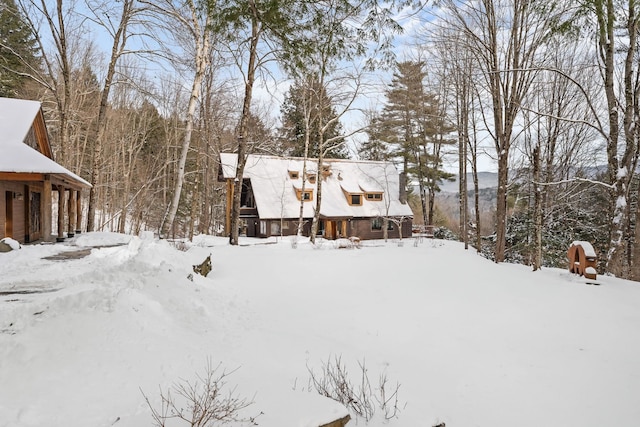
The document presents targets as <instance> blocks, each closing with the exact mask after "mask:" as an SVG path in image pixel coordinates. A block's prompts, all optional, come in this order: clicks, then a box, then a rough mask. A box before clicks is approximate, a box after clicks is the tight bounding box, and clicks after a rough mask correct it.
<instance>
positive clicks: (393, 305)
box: [0, 233, 640, 427]
mask: <svg viewBox="0 0 640 427" xmlns="http://www.w3.org/2000/svg"><path fill="white" fill-rule="evenodd" d="M241 243H246V244H248V245H247V246H239V247H231V246H228V245H227V243H226V239H220V238H212V237H203V236H201V237H199V238H197V239H195V241H194V243H193V244H192V245H190V247H189V248H188V250H186V251H180V250H177V249H175V248H174V247H173V246H171V245H170V244H169V243H168V242H166V241H159V240H154V239H153V238H152V237H148V236H147V237H145V236H143V237H142V238H139V237H130V236H123V235H117V234H102V233H88V234H83V235H80V236H78V237H76V238H75V239H74V240H73V241H70V242H67V243H66V244H62V245H61V244H58V245H35V246H26V247H23V248H22V249H20V250H15V251H12V252H9V253H0V426H11V427H14V426H16V427H18V426H24V427H26V426H44V425H46V426H70V427H73V426H78V427H87V426H96V427H102V426H112V425H113V426H116V427H128V426H131V427H133V426H135V427H139V426H146V425H149V426H150V425H152V419H151V411H150V409H149V407H148V405H147V404H146V402H145V399H144V396H143V394H142V391H143V392H144V393H145V395H147V396H148V397H149V399H150V401H151V402H152V404H154V405H159V402H160V392H159V387H162V389H163V390H166V389H167V387H169V386H170V385H171V384H173V383H175V382H176V381H180V380H181V379H186V380H192V379H194V378H196V375H197V374H198V373H202V372H203V370H204V368H205V366H206V364H207V361H208V360H211V361H212V362H213V363H214V364H217V363H221V364H222V366H223V367H224V368H226V369H227V370H228V371H231V370H235V369H237V370H236V371H235V372H234V373H233V374H231V375H230V377H229V378H228V385H229V387H230V388H233V387H237V388H236V393H237V394H238V395H241V396H245V397H247V398H248V399H250V400H253V401H254V404H253V405H251V406H250V407H249V408H247V409H246V410H245V415H246V416H257V418H256V419H255V421H256V423H257V424H258V425H260V426H268V427H282V426H293V427H313V426H318V425H320V424H322V423H325V422H328V421H331V420H333V419H335V418H338V417H340V416H341V415H342V414H343V413H344V409H342V407H341V405H339V404H337V403H335V402H333V401H331V400H329V399H326V398H322V397H320V396H318V395H317V394H316V393H315V392H309V391H308V389H309V387H308V381H309V372H308V367H309V368H312V369H314V371H316V372H318V371H319V369H320V367H321V365H322V363H323V362H326V361H327V360H328V359H329V358H332V357H336V356H339V357H341V359H342V361H343V362H344V363H345V364H347V365H348V366H349V372H350V373H351V374H353V375H354V380H355V381H357V380H358V363H359V362H363V361H365V362H366V366H367V368H368V373H369V377H370V379H371V381H372V383H373V385H374V386H375V385H376V384H377V378H378V375H379V374H381V373H386V374H387V376H388V378H389V380H390V382H391V383H393V385H395V383H396V382H398V383H399V384H400V388H399V397H400V402H401V406H402V411H401V412H400V414H399V417H398V418H396V419H393V420H391V421H389V422H388V423H385V421H384V420H383V417H382V416H381V415H382V414H381V413H378V416H377V417H376V418H375V419H374V420H373V421H372V422H370V423H369V425H370V426H376V427H377V426H381V425H389V426H406V427H417V426H424V427H429V426H432V425H435V424H438V423H442V422H444V423H446V425H447V427H455V426H464V427H471V426H486V427H499V426H505V427H507V426H508V427H514V426H518V427H526V426H532V427H533V426H536V427H539V426H562V427H566V426H579V427H588V426H594V427H595V426H597V427H602V426H635V425H638V423H639V422H640V421H639V420H640V333H639V331H640V284H638V283H634V282H629V281H624V280H619V279H615V278H610V277H602V276H599V277H598V282H600V283H601V285H600V286H593V285H587V284H585V281H584V279H581V278H579V277H577V276H573V275H570V274H569V272H568V271H564V270H557V269H545V270H543V271H540V272H536V273H533V272H531V271H530V270H529V268H527V267H524V266H518V265H508V264H501V265H496V264H494V263H491V262H490V261H487V260H485V259H483V258H481V257H479V256H477V255H476V254H475V253H474V252H473V251H464V249H463V247H462V246H461V245H460V244H458V243H453V242H443V241H439V240H425V241H423V242H422V243H420V244H419V245H417V247H416V246H414V245H413V244H412V243H413V242H412V241H411V240H407V241H406V244H405V245H404V246H402V247H400V246H398V245H397V244H396V243H395V242H388V243H385V242H381V241H375V242H372V241H369V242H363V247H362V248H361V249H352V250H350V249H335V248H334V245H333V243H332V242H325V243H324V244H323V245H322V247H321V248H319V249H317V248H316V249H314V248H312V247H311V245H309V244H308V243H306V242H304V243H300V244H299V245H298V247H297V249H293V248H292V245H291V243H290V242H289V241H288V240H284V241H280V242H277V243H274V244H255V243H265V241H263V240H245V241H242V242H241ZM113 244H121V245H120V246H113V247H102V248H94V249H92V251H91V253H90V254H89V255H88V256H86V257H84V258H80V259H68V260H55V259H44V258H45V257H47V256H51V255H55V254H58V253H60V252H62V251H72V250H78V249H81V248H83V247H88V246H110V245H113ZM210 253H211V254H212V260H213V271H212V272H211V273H210V274H209V276H208V277H207V278H204V277H202V276H198V275H194V277H193V281H190V280H189V279H187V276H188V275H189V274H190V273H192V268H191V267H192V265H193V264H197V263H200V262H202V261H203V260H204V258H205V257H206V256H207V255H209V254H210ZM141 390H142V391H141ZM351 425H364V423H363V422H362V421H357V420H355V419H354V420H352V421H351V422H350V424H349V426H351Z"/></svg>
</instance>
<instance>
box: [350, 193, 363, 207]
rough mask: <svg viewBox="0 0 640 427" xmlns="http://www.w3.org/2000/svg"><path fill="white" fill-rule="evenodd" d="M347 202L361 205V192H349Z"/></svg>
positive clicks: (352, 204)
mask: <svg viewBox="0 0 640 427" xmlns="http://www.w3.org/2000/svg"><path fill="white" fill-rule="evenodd" d="M349 204H350V205H351V206H361V205H362V194H350V195H349Z"/></svg>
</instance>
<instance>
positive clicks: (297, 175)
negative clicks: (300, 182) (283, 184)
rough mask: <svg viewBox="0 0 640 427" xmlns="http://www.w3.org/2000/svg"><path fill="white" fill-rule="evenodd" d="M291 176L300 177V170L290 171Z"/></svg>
mask: <svg viewBox="0 0 640 427" xmlns="http://www.w3.org/2000/svg"><path fill="white" fill-rule="evenodd" d="M281 170H282V169H281ZM289 178H291V179H298V178H300V172H298V171H289Z"/></svg>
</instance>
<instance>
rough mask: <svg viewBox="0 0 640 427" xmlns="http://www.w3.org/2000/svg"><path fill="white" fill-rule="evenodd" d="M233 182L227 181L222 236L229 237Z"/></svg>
mask: <svg viewBox="0 0 640 427" xmlns="http://www.w3.org/2000/svg"><path fill="white" fill-rule="evenodd" d="M233 190H234V186H233V180H231V179H228V180H227V206H226V212H225V214H226V215H225V222H224V235H225V236H230V235H231V205H232V204H233Z"/></svg>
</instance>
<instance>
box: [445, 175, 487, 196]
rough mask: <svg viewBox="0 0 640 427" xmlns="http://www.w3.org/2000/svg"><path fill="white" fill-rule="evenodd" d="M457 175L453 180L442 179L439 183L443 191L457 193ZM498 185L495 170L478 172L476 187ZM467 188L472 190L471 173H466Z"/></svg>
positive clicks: (482, 187)
mask: <svg viewBox="0 0 640 427" xmlns="http://www.w3.org/2000/svg"><path fill="white" fill-rule="evenodd" d="M458 181H459V179H458V175H455V177H454V180H453V181H444V182H441V183H440V188H441V189H442V192H443V193H458V191H459V185H460V184H459V183H458ZM497 186H498V174H497V173H496V172H478V188H479V189H480V190H482V189H484V188H495V187H497ZM467 188H468V189H469V190H473V175H472V174H470V173H468V174H467Z"/></svg>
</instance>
